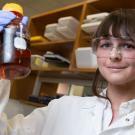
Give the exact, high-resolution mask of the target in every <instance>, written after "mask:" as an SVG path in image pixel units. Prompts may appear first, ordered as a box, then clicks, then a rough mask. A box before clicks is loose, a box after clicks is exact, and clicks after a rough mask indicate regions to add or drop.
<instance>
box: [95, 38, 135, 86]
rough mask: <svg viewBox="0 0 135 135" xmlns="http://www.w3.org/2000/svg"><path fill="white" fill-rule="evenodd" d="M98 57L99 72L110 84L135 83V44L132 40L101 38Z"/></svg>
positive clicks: (97, 51)
mask: <svg viewBox="0 0 135 135" xmlns="http://www.w3.org/2000/svg"><path fill="white" fill-rule="evenodd" d="M96 55H97V63H98V67H99V70H100V72H101V74H102V75H103V77H104V78H105V79H106V80H107V81H108V82H109V83H111V84H114V85H122V84H126V83H129V82H134V83H135V43H134V42H133V41H132V40H130V39H129V38H126V37H123V38H114V37H107V38H104V37H101V38H100V39H99V43H98V47H97V50H96Z"/></svg>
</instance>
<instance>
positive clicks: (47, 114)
mask: <svg viewBox="0 0 135 135" xmlns="http://www.w3.org/2000/svg"><path fill="white" fill-rule="evenodd" d="M92 44H93V50H94V52H95V54H96V55H97V63H98V69H99V70H98V71H97V75H96V77H97V78H96V79H95V82H94V85H93V88H96V89H94V93H95V95H96V96H93V97H75V96H72V97H70V96H64V97H62V98H60V99H56V100H53V101H52V102H50V103H49V105H48V107H44V108H39V109H36V110H34V111H33V112H32V113H31V114H30V115H28V116H27V117H24V116H23V115H20V114H19V115H17V116H15V117H14V118H13V119H11V120H7V117H6V115H5V114H1V119H0V135H134V134H135V99H134V98H135V10H134V9H127V10H124V9H121V10H117V11H114V12H112V13H111V14H110V15H109V16H108V17H107V18H106V19H105V20H104V21H103V22H102V23H101V25H100V26H99V28H98V29H97V31H96V33H95V35H94V38H93V41H92ZM99 72H100V73H101V75H102V76H103V78H104V79H105V80H106V81H107V83H108V85H107V88H106V89H104V90H103V91H102V92H101V94H99V93H98V91H99V88H98V87H97V86H98V82H99V80H98V78H100V77H98V74H99Z"/></svg>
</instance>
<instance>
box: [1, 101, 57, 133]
mask: <svg viewBox="0 0 135 135" xmlns="http://www.w3.org/2000/svg"><path fill="white" fill-rule="evenodd" d="M56 104H57V99H56V100H54V101H52V102H51V103H50V104H49V106H47V107H42V108H37V109H35V110H34V111H33V112H32V113H31V114H29V115H28V116H26V117H24V116H23V115H22V114H18V115H16V116H15V117H13V118H12V119H10V120H7V121H6V124H7V128H6V129H5V131H6V132H5V133H6V134H0V135H40V134H41V133H42V130H43V127H44V126H45V124H46V120H47V118H48V114H49V113H50V111H51V110H54V108H55V107H56V106H57V105H56ZM55 105H56V106H55ZM54 106H55V107H54ZM56 108H57V107H56Z"/></svg>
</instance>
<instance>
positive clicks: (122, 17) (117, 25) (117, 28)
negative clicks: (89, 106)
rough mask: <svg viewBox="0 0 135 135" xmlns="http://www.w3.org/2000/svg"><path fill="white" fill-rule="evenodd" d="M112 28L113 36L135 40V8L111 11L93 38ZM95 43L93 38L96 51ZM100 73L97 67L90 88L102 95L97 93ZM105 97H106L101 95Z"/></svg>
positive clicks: (106, 33)
mask: <svg viewBox="0 0 135 135" xmlns="http://www.w3.org/2000/svg"><path fill="white" fill-rule="evenodd" d="M110 27H111V30H112V35H111V36H114V37H129V38H130V39H131V40H133V41H134V42H135V9H120V10H116V11H113V12H111V13H110V14H109V15H108V16H107V17H106V18H105V19H104V20H103V21H102V23H101V24H100V25H99V27H98V29H97V31H96V32H95V34H94V36H93V39H95V38H99V37H102V36H110V34H109V30H110ZM97 45H98V44H96V43H95V42H94V40H93V42H92V48H93V51H96V49H97ZM101 78H102V77H101V74H100V72H99V70H98V69H97V72H96V75H95V79H94V81H93V85H92V90H93V93H94V95H96V96H99V97H103V96H100V95H99V92H98V91H99V90H98V89H99V88H98V87H99V83H100V80H101ZM103 98H106V97H103Z"/></svg>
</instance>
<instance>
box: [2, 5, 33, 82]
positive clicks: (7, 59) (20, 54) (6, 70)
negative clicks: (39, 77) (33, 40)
mask: <svg viewBox="0 0 135 135" xmlns="http://www.w3.org/2000/svg"><path fill="white" fill-rule="evenodd" d="M2 10H7V11H11V12H13V13H14V14H15V15H16V19H14V20H13V21H12V22H11V23H10V24H8V25H7V26H6V27H5V29H4V30H3V31H2V32H1V33H0V40H1V43H0V78H2V79H10V80H12V79H21V78H24V77H26V76H27V75H28V74H29V73H30V71H31V68H30V58H31V51H30V42H29V33H28V31H27V27H26V26H24V25H23V24H22V23H21V20H22V17H23V8H22V7H21V6H20V5H18V4H16V3H7V4H5V5H4V7H3V9H2Z"/></svg>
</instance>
